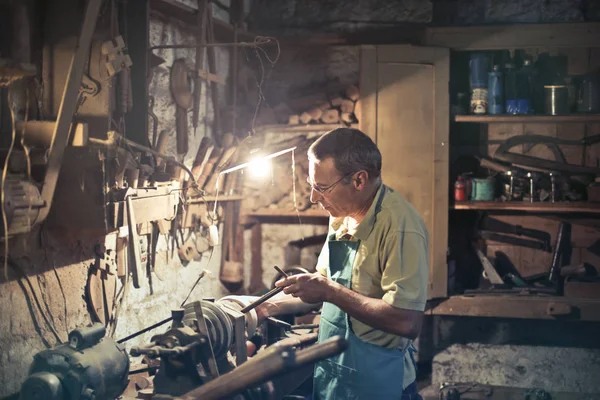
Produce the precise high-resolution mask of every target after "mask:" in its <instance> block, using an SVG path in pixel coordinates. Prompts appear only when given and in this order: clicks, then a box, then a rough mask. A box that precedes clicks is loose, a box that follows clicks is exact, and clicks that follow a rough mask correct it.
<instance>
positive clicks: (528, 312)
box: [428, 295, 600, 321]
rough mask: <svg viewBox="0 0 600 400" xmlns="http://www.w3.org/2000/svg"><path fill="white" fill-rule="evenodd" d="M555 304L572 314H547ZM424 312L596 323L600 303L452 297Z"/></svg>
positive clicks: (566, 300)
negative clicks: (570, 309) (569, 310)
mask: <svg viewBox="0 0 600 400" xmlns="http://www.w3.org/2000/svg"><path fill="white" fill-rule="evenodd" d="M557 304H558V305H566V306H571V307H572V308H573V311H574V312H572V313H571V314H569V315H565V316H559V317H556V316H553V315H550V314H549V313H548V308H549V307H550V306H552V305H557ZM428 312H429V313H430V314H431V315H454V316H464V317H493V318H525V319H546V320H563V321H566V320H573V321H600V300H589V299H565V298H562V297H554V296H539V297H538V296H527V295H523V296H518V295H512V296H511V295H480V296H453V297H450V298H449V299H447V300H445V301H443V302H441V303H439V304H437V305H434V306H433V307H432V308H431V309H430V310H429V311H428Z"/></svg>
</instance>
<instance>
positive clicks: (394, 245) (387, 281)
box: [381, 231, 429, 311]
mask: <svg viewBox="0 0 600 400" xmlns="http://www.w3.org/2000/svg"><path fill="white" fill-rule="evenodd" d="M382 253H383V254H381V257H382V258H381V260H382V265H383V271H382V278H381V288H382V290H383V291H384V295H383V300H384V301H385V302H386V303H388V304H390V305H392V306H394V307H398V308H404V309H408V310H415V311H424V310H425V303H426V301H427V286H428V282H429V245H428V238H427V235H426V234H425V235H423V234H421V233H420V232H404V231H394V232H390V234H388V235H387V237H386V240H385V243H384V246H383V248H382Z"/></svg>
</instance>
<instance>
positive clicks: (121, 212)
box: [110, 192, 179, 228]
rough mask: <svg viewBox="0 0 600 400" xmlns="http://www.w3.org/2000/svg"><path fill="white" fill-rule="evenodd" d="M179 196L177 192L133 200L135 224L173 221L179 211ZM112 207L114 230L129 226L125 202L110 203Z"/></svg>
mask: <svg viewBox="0 0 600 400" xmlns="http://www.w3.org/2000/svg"><path fill="white" fill-rule="evenodd" d="M178 204H179V196H178V194H177V192H175V193H171V194H167V195H158V196H148V197H141V198H134V199H133V207H134V210H135V222H136V223H137V224H142V223H144V222H150V221H158V220H161V219H172V218H173V217H174V216H175V213H176V211H177V205H178ZM110 205H111V207H112V213H113V214H112V219H111V222H112V224H113V228H118V227H120V226H127V207H126V203H125V201H115V202H112V203H110Z"/></svg>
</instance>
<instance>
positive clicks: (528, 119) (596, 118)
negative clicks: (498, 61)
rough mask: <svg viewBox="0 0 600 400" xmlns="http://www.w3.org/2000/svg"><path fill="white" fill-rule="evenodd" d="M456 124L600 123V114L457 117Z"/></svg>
mask: <svg viewBox="0 0 600 400" xmlns="http://www.w3.org/2000/svg"><path fill="white" fill-rule="evenodd" d="M454 120H455V121H456V122H479V123H483V124H487V123H493V122H505V123H506V122H508V123H510V122H512V123H519V122H522V123H537V122H540V123H541V122H550V123H558V122H600V114H571V115H457V116H455V117H454Z"/></svg>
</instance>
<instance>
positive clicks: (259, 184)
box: [243, 136, 316, 212]
mask: <svg viewBox="0 0 600 400" xmlns="http://www.w3.org/2000/svg"><path fill="white" fill-rule="evenodd" d="M315 140H316V138H313V139H308V138H306V136H295V137H293V138H289V139H286V140H282V141H280V142H278V143H277V144H276V145H275V146H276V147H277V148H278V149H279V148H281V149H283V148H289V147H293V146H296V150H295V152H296V157H295V161H296V163H295V165H294V168H293V169H292V163H291V157H285V156H282V157H277V158H275V159H273V160H272V171H273V173H272V176H269V177H268V178H267V179H265V180H253V179H246V180H245V181H244V189H243V194H244V209H246V211H247V212H257V211H260V210H264V209H277V210H280V211H294V190H293V189H294V183H295V189H296V190H295V194H296V206H297V207H298V210H299V211H304V210H306V209H308V208H309V207H310V206H311V203H310V185H309V184H308V183H307V182H306V177H307V176H308V159H307V158H306V157H305V156H299V155H305V154H306V152H307V151H308V148H309V146H310V145H311V144H312V143H313V142H314V141H315Z"/></svg>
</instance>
